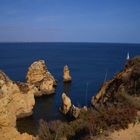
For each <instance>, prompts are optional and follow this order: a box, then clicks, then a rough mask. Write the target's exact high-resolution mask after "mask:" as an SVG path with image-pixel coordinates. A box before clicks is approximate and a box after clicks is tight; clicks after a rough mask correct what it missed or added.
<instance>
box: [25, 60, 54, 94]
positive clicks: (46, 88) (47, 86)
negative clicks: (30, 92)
mask: <svg viewBox="0 0 140 140" xmlns="http://www.w3.org/2000/svg"><path fill="white" fill-rule="evenodd" d="M26 79H27V83H28V84H30V85H33V86H35V87H36V90H37V92H36V93H35V96H41V95H43V94H45V95H49V94H52V93H54V92H55V88H54V87H55V86H56V80H55V79H54V77H53V76H52V75H51V73H50V72H49V71H48V69H47V67H46V65H45V61H44V60H38V61H35V62H34V63H32V64H31V66H30V67H29V69H28V72H27V75H26Z"/></svg>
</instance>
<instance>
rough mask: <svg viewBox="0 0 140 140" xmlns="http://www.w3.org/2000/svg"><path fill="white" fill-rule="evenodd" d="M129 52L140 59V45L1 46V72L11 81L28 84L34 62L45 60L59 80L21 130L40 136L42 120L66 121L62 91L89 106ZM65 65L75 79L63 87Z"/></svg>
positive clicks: (13, 44) (24, 122) (37, 100)
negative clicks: (59, 108)
mask: <svg viewBox="0 0 140 140" xmlns="http://www.w3.org/2000/svg"><path fill="white" fill-rule="evenodd" d="M127 52H129V53H130V57H133V56H135V55H139V54H140V44H107V43H101V44H100V43H1V44H0V69H2V70H3V71H4V72H6V74H7V75H9V77H10V78H11V79H13V80H17V81H25V76H26V73H27V69H28V67H29V65H30V64H31V63H32V62H34V61H35V60H39V59H44V60H46V64H47V67H48V69H49V71H50V72H51V73H52V74H53V75H54V76H55V78H56V79H57V80H58V86H57V89H56V94H54V95H52V96H49V97H46V96H43V97H40V98H37V99H36V105H35V107H34V110H33V111H34V114H33V116H31V117H28V118H26V119H22V120H19V121H18V123H17V127H18V129H19V130H20V131H21V132H23V131H28V132H30V133H37V130H38V121H39V119H41V118H43V119H45V120H53V119H64V118H63V116H62V115H61V114H60V113H59V111H58V107H59V106H60V105H61V94H62V92H63V91H66V92H67V94H68V95H69V96H70V97H71V99H72V102H73V103H74V104H75V105H78V106H83V105H90V99H91V97H92V96H93V95H95V94H96V92H97V91H98V89H99V87H100V85H101V84H102V82H103V81H104V78H105V73H106V72H107V79H111V78H112V76H113V75H114V74H115V73H116V72H117V71H119V70H121V69H122V68H123V66H124V64H125V62H126V55H127ZM65 64H68V66H69V67H70V70H71V75H72V78H73V81H72V83H71V84H68V85H63V79H62V76H63V66H64V65H65ZM87 84H88V90H87V98H86V87H87ZM21 125H22V126H21Z"/></svg>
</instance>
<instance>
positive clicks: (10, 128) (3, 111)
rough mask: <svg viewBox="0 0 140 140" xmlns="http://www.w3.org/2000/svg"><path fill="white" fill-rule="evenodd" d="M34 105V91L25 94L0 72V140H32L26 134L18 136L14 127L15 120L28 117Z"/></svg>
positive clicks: (30, 89) (29, 90)
mask: <svg viewBox="0 0 140 140" xmlns="http://www.w3.org/2000/svg"><path fill="white" fill-rule="evenodd" d="M34 104H35V99H34V90H33V89H32V88H31V87H30V86H28V90H26V92H25V91H24V92H23V91H22V90H21V89H20V87H19V86H18V84H17V83H16V82H14V81H12V80H10V79H9V78H8V77H7V76H6V74H5V73H4V72H2V71H0V140H18V139H27V140H32V139H33V137H32V136H30V135H28V134H20V133H19V132H18V131H17V130H16V128H15V126H16V120H17V118H21V117H25V116H29V115H31V114H32V109H33V106H34Z"/></svg>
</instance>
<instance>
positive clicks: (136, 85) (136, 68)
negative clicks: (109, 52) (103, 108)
mask: <svg viewBox="0 0 140 140" xmlns="http://www.w3.org/2000/svg"><path fill="white" fill-rule="evenodd" d="M122 88H123V90H124V91H125V92H126V93H128V94H130V95H140V57H135V58H133V59H131V60H129V61H128V62H127V64H126V65H125V68H124V70H122V71H121V72H119V73H117V74H116V75H115V76H114V77H113V79H112V80H109V81H107V82H105V83H104V84H103V85H102V86H101V88H100V90H99V92H98V93H97V94H96V96H93V97H92V100H91V103H92V105H93V106H96V105H98V104H104V103H106V101H108V100H112V101H113V100H114V96H116V94H117V93H119V92H120V90H122Z"/></svg>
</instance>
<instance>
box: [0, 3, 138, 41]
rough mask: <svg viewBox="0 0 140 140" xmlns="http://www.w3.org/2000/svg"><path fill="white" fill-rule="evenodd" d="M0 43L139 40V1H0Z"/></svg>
mask: <svg viewBox="0 0 140 140" xmlns="http://www.w3.org/2000/svg"><path fill="white" fill-rule="evenodd" d="M0 42H114V43H140V0H0Z"/></svg>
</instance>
